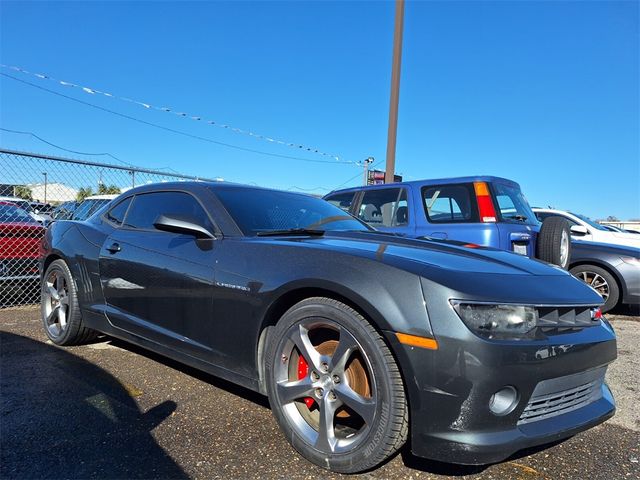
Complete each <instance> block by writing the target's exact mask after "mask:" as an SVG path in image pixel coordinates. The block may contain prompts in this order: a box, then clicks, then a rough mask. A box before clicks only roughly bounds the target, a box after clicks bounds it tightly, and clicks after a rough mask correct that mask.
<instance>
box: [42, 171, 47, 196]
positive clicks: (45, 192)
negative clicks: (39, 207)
mask: <svg viewBox="0 0 640 480" xmlns="http://www.w3.org/2000/svg"><path fill="white" fill-rule="evenodd" d="M42 175H44V202H43V203H47V172H42Z"/></svg>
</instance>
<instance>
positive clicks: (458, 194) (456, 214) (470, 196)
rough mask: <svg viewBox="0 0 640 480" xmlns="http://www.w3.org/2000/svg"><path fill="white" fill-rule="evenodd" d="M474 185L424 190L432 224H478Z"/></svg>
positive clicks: (423, 193)
mask: <svg viewBox="0 0 640 480" xmlns="http://www.w3.org/2000/svg"><path fill="white" fill-rule="evenodd" d="M474 195H475V194H474V193H473V185H471V184H469V185H466V184H465V185H440V186H437V187H425V188H423V189H422V198H423V200H424V208H425V212H426V213H427V218H428V219H429V221H430V222H432V223H452V222H453V223H455V222H477V221H478V213H477V209H476V205H475V196H474Z"/></svg>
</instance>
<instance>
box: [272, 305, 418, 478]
mask: <svg viewBox="0 0 640 480" xmlns="http://www.w3.org/2000/svg"><path fill="white" fill-rule="evenodd" d="M271 339H272V340H271V341H270V345H269V348H268V351H267V357H266V370H265V374H266V380H267V391H268V394H269V401H270V403H271V408H272V410H273V413H274V415H275V417H276V419H277V421H278V423H279V424H280V427H281V428H282V430H283V431H284V433H285V436H286V438H287V439H288V440H289V441H290V442H291V444H292V445H293V447H294V448H295V449H296V450H297V451H298V452H300V453H301V454H302V455H303V456H304V457H305V458H307V459H308V460H310V461H311V462H313V463H315V464H317V465H319V466H321V467H324V468H327V469H329V470H333V471H336V472H342V473H354V472H359V471H363V470H367V469H369V468H372V467H375V466H376V465H378V464H379V463H381V462H382V461H384V460H385V459H386V458H388V457H389V456H390V455H392V454H393V453H394V452H396V451H397V450H398V449H399V448H400V447H401V446H402V445H403V444H404V442H405V441H406V438H407V433H408V407H407V402H406V397H405V392H404V386H403V383H402V378H401V376H400V372H399V370H398V366H397V364H396V363H395V361H394V359H393V356H392V355H391V352H390V351H389V348H388V347H387V345H386V344H385V342H384V340H383V339H382V337H381V336H380V335H379V334H378V333H377V331H376V330H375V329H374V328H373V327H372V326H371V325H370V324H369V323H368V322H367V321H366V320H365V319H364V318H363V317H362V316H361V315H360V314H358V313H357V312H356V311H355V310H353V309H352V308H350V307H348V306H347V305H345V304H343V303H341V302H338V301H336V300H332V299H328V298H321V297H316V298H310V299H307V300H304V301H302V302H300V303H298V304H297V305H295V306H294V307H292V308H291V309H290V310H289V311H287V313H285V314H284V316H283V317H282V318H281V319H280V321H279V323H278V324H277V325H276V327H275V331H274V334H273V335H272V336H271Z"/></svg>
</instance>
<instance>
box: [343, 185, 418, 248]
mask: <svg viewBox="0 0 640 480" xmlns="http://www.w3.org/2000/svg"><path fill="white" fill-rule="evenodd" d="M410 213H411V212H410V210H409V202H408V199H407V189H406V188H405V187H393V188H372V189H368V190H364V191H363V192H362V197H361V200H360V202H359V203H358V206H357V211H356V212H355V214H356V216H357V217H358V218H359V219H360V220H362V221H363V222H366V223H367V224H369V225H371V226H372V227H373V228H375V229H377V230H381V231H383V232H396V233H403V234H405V235H409V236H413V235H414V234H415V228H414V227H413V224H412V223H411V221H410V218H409V215H410Z"/></svg>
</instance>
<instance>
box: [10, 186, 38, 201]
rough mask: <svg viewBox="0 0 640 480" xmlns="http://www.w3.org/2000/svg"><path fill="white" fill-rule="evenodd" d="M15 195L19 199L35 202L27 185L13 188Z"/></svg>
mask: <svg viewBox="0 0 640 480" xmlns="http://www.w3.org/2000/svg"><path fill="white" fill-rule="evenodd" d="M13 194H14V195H15V196H16V197H18V198H24V199H25V200H33V196H32V194H31V189H30V188H29V187H27V186H26V185H16V186H14V187H13Z"/></svg>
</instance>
